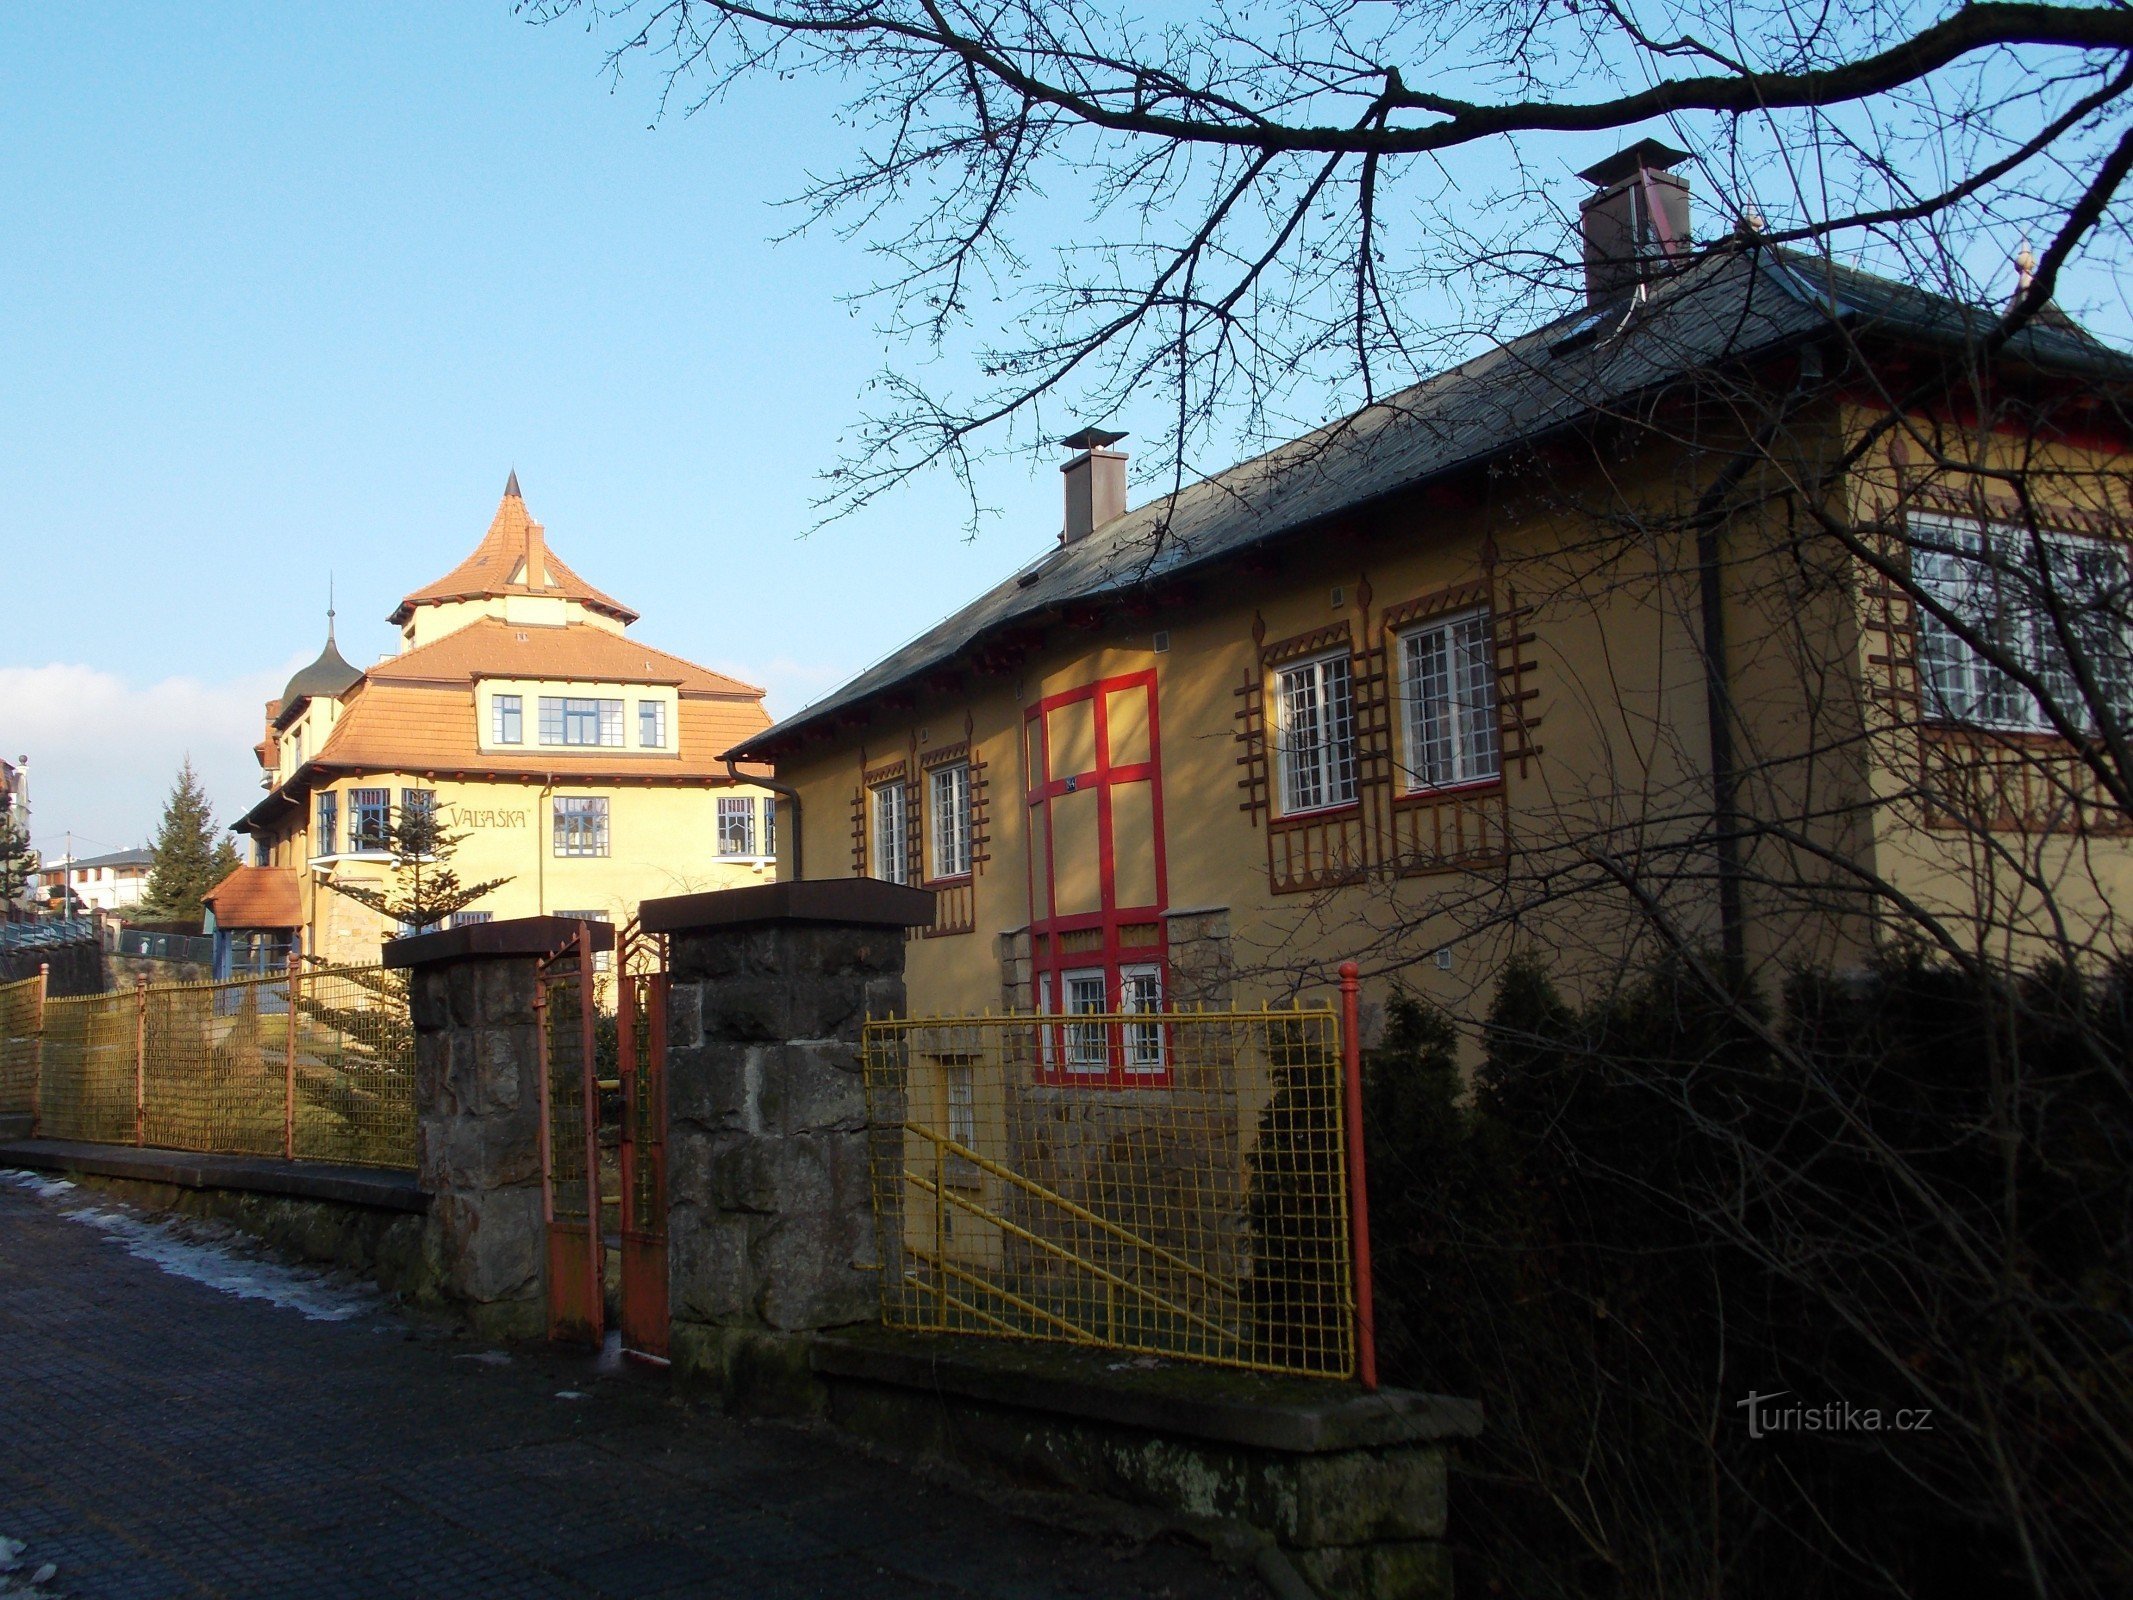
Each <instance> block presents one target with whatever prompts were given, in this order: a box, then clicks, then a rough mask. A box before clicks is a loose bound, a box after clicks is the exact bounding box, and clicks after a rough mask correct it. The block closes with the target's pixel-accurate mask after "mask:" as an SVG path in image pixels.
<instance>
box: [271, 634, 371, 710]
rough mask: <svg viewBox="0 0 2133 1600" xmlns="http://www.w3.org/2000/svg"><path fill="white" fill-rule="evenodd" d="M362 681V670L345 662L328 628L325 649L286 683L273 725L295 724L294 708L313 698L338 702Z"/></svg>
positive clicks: (346, 660) (346, 659)
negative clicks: (321, 697)
mask: <svg viewBox="0 0 2133 1600" xmlns="http://www.w3.org/2000/svg"><path fill="white" fill-rule="evenodd" d="M362 681H363V673H362V670H361V669H360V668H358V667H355V666H351V665H350V664H349V661H348V658H347V657H345V656H343V655H342V654H341V651H340V646H338V645H336V644H335V643H334V642H333V630H332V629H331V628H328V629H327V630H326V648H325V649H323V650H321V651H320V652H319V653H318V659H317V660H316V661H314V662H312V663H311V665H310V666H308V667H304V668H302V669H301V670H299V671H298V672H297V674H296V676H295V677H293V678H291V679H290V680H289V686H288V687H287V688H286V689H284V690H282V692H281V711H280V714H279V715H278V716H277V717H276V719H275V721H276V725H277V726H286V725H287V724H288V723H290V722H292V721H294V720H295V717H294V713H295V712H296V710H297V708H298V707H299V706H300V705H301V704H302V703H303V702H304V701H306V700H308V699H310V698H311V697H312V696H313V695H325V696H327V697H328V698H329V699H339V698H340V697H341V696H342V695H344V694H346V693H347V692H348V691H349V690H350V689H353V688H354V687H355V686H356V685H357V684H359V683H361V682H362Z"/></svg>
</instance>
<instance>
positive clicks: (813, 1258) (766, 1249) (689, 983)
mask: <svg viewBox="0 0 2133 1600" xmlns="http://www.w3.org/2000/svg"><path fill="white" fill-rule="evenodd" d="M639 919H640V921H641V922H642V924H643V927H644V929H645V931H646V932H647V933H664V934H667V935H668V936H669V938H670V940H671V945H670V951H669V957H668V967H669V970H670V972H671V973H672V991H671V998H670V1001H669V1005H668V1012H667V1016H668V1024H667V1041H668V1042H667V1122H668V1127H667V1190H668V1193H667V1208H668V1209H667V1252H668V1273H667V1277H668V1294H669V1302H668V1303H669V1305H670V1307H671V1309H672V1315H673V1330H672V1343H671V1353H672V1357H673V1361H674V1366H675V1370H676V1371H677V1372H678V1373H685V1374H691V1375H693V1376H695V1377H697V1378H699V1379H701V1380H703V1381H705V1382H707V1383H708V1384H709V1385H710V1386H711V1387H712V1388H713V1389H715V1390H717V1391H718V1392H720V1393H721V1394H722V1395H723V1396H724V1398H725V1400H726V1403H727V1404H728V1405H729V1406H732V1407H734V1408H736V1409H748V1410H768V1411H789V1410H800V1409H806V1408H807V1407H808V1406H809V1405H811V1404H812V1403H813V1400H812V1396H814V1394H815V1392H816V1391H815V1387H814V1385H813V1381H812V1378H811V1376H810V1373H809V1369H808V1357H807V1351H806V1345H805V1341H804V1339H803V1338H802V1337H801V1336H803V1335H805V1334H807V1333H810V1332H813V1331H816V1330H820V1329H823V1328H834V1327H843V1326H848V1325H850V1324H853V1323H859V1322H868V1321H872V1320H874V1319H875V1318H876V1317H878V1315H879V1305H880V1294H881V1286H880V1283H879V1281H878V1275H877V1274H876V1273H875V1272H874V1271H872V1270H870V1268H871V1267H872V1266H873V1264H874V1263H873V1257H874V1237H873V1212H872V1203H871V1199H870V1195H869V1190H868V1181H867V1138H866V1098H865V1092H864V1087H863V1084H862V1081H861V1075H860V1031H861V1028H862V1027H863V1026H864V1024H865V1022H866V1020H867V1018H868V1017H870V1016H873V1017H881V1016H888V1015H891V1014H896V1013H900V1012H902V1011H903V1010H904V939H905V930H906V929H908V928H912V927H918V926H923V925H924V924H926V923H929V922H931V921H932V919H933V896H932V895H931V894H930V893H929V892H927V891H925V890H921V889H909V888H904V887H902V886H900V885H897V884H890V883H882V882H878V881H876V880H873V879H869V878H840V879H822V880H816V881H810V882H800V883H776V884H761V885H755V886H751V887H749V888H744V889H727V890H721V891H717V892H714V893H710V894H694V895H680V896H676V897H674V898H672V899H666V900H650V901H647V902H645V904H644V905H643V907H642V908H641V909H640V911H639Z"/></svg>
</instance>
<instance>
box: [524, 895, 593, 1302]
mask: <svg viewBox="0 0 2133 1600" xmlns="http://www.w3.org/2000/svg"><path fill="white" fill-rule="evenodd" d="M593 984H594V978H593V951H592V929H591V927H590V926H589V925H587V926H581V927H580V928H579V929H578V932H577V936H576V937H575V938H574V939H572V940H571V942H570V943H569V944H567V945H565V946H564V947H563V948H562V949H561V950H558V951H556V952H555V953H554V954H553V955H551V956H548V957H546V958H545V959H544V960H543V961H542V962H541V964H540V975H539V981H538V982H537V983H536V984H535V987H534V1002H533V1003H534V1009H535V1014H536V1022H537V1023H538V1027H537V1030H536V1031H537V1032H538V1034H539V1036H540V1041H541V1071H540V1089H541V1105H540V1117H541V1220H542V1222H543V1223H545V1224H546V1225H547V1232H548V1337H549V1338H551V1339H559V1340H567V1341H570V1342H572V1343H582V1344H593V1345H597V1344H599V1343H600V1342H601V1340H602V1338H603V1337H604V1336H605V1330H606V1323H607V1314H606V1313H607V1291H606V1278H607V1263H606V1255H605V1250H604V1248H603V1241H602V1239H601V1227H600V1213H601V1209H602V1207H601V1202H602V1199H603V1196H602V1195H601V1192H600V1190H601V1184H600V1085H599V1074H598V1066H597V1062H598V1053H599V1050H598V1038H597V1011H598V997H597V995H596V994H595V992H594V988H593Z"/></svg>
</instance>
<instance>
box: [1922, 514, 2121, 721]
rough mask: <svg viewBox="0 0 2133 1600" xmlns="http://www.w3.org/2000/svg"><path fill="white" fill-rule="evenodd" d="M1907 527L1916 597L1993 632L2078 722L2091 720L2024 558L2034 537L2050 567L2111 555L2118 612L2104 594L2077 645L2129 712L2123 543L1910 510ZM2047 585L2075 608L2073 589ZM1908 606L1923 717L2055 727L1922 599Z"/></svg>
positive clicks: (2077, 598)
mask: <svg viewBox="0 0 2133 1600" xmlns="http://www.w3.org/2000/svg"><path fill="white" fill-rule="evenodd" d="M1908 526H1909V531H1910V536H1911V548H1910V556H1911V582H1912V584H1913V585H1914V586H1915V587H1916V589H1917V590H1918V591H1919V592H1920V594H1921V595H1922V596H1925V597H1930V598H1931V599H1933V600H1936V601H1938V602H1939V603H1940V604H1941V605H1942V606H1943V607H1945V608H1946V609H1947V610H1949V611H1953V612H1955V613H1956V614H1957V615H1958V616H1961V617H1963V618H1964V619H1965V620H1966V621H1968V622H1969V623H1970V624H1971V625H1972V627H1973V628H1974V629H1975V630H1976V631H1978V632H1981V633H1988V634H1992V635H1995V636H1997V637H1998V638H1999V640H2000V641H2001V643H2002V645H2003V646H2004V648H2005V649H2006V650H2007V652H2008V653H2009V654H2011V655H2012V656H2014V658H2015V659H2016V660H2017V661H2019V662H2020V663H2021V664H2022V665H2023V666H2025V667H2027V668H2028V669H2029V670H2031V671H2032V672H2034V673H2035V674H2036V675H2037V676H2039V677H2041V678H2043V679H2044V680H2045V683H2046V685H2047V688H2048V690H2049V692H2050V693H2051V695H2052V697H2053V699H2055V700H2056V701H2058V702H2059V705H2060V708H2061V709H2062V710H2065V711H2071V712H2077V713H2080V714H2081V715H2082V717H2083V719H2084V720H2085V721H2092V720H2093V719H2092V718H2090V717H2089V716H2088V712H2089V709H2090V708H2089V707H2088V705H2087V704H2086V702H2085V700H2084V699H2083V697H2082V696H2081V694H2080V692H2079V690H2078V689H2077V688H2076V686H2075V683H2074V678H2073V673H2072V668H2071V664H2070V663H2069V662H2068V661H2067V660H2066V659H2065V654H2064V651H2063V649H2062V645H2061V640H2060V638H2059V630H2058V628H2057V627H2056V626H2055V625H2054V623H2053V621H2052V619H2051V616H2050V614H2049V613H2048V611H2047V610H2046V609H2045V607H2044V605H2043V603H2042V600H2043V597H2042V594H2041V587H2039V588H2038V590H2037V592H2036V593H2035V594H2034V595H2032V594H2031V593H2029V592H2027V591H2029V590H2030V589H2031V588H2032V586H2034V585H2037V580H2036V579H2035V578H2034V577H2032V576H2030V574H2031V573H2032V572H2033V571H2034V564H2033V562H2032V560H2031V557H2032V554H2033V551H2034V546H2035V542H2038V541H2041V543H2042V544H2043V546H2044V555H2045V560H2046V561H2047V562H2048V563H2052V564H2053V565H2057V564H2058V560H2059V559H2060V558H2065V557H2078V558H2085V559H2086V560H2090V561H2094V560H2096V559H2097V558H2099V557H2101V558H2107V559H2112V560H2115V561H2116V562H2117V563H2118V565H2119V568H2120V577H2119V583H2118V586H2117V588H2116V591H2115V593H2116V598H2117V605H2118V612H2117V614H2116V615H2114V614H2113V613H2112V612H2111V611H2110V610H2109V609H2108V607H2109V601H2108V600H2106V602H2105V604H2106V610H2105V612H2104V616H2103V618H2102V625H2101V626H2100V627H2099V626H2098V625H2097V619H2096V618H2094V617H2093V616H2090V617H2089V618H2088V619H2087V620H2088V621H2089V624H2090V626H2089V628H2088V629H2087V630H2084V631H2086V632H2088V633H2089V635H2090V636H2089V637H2088V638H2086V639H2084V640H2083V644H2084V648H2085V652H2086V654H2087V655H2088V657H2089V666H2090V668H2091V671H2092V672H2094V673H2095V675H2096V677H2097V679H2098V682H2099V687H2100V688H2101V689H2102V690H2103V691H2104V692H2105V693H2106V694H2108V695H2110V696H2111V697H2112V698H2113V699H2114V700H2115V701H2116V702H2117V706H2118V709H2119V711H2120V714H2121V715H2125V714H2127V713H2128V712H2133V630H2129V627H2128V624H2127V621H2126V617H2125V614H2124V612H2125V608H2126V603H2127V602H2126V599H2125V597H2126V595H2127V594H2128V592H2129V590H2133V566H2129V565H2128V562H2129V555H2128V552H2127V550H2126V548H2125V547H2124V546H2123V545H2122V544H2120V543H2118V542H2117V541H2114V540H2110V539H2102V538H2096V537H2092V536H2086V535H2082V534H2074V533H2062V532H2058V531H2053V530H2045V531H2043V532H2041V533H2040V534H2038V535H2037V536H2035V539H2034V540H2033V538H2032V535H2031V533H2030V532H2029V530H2028V529H2026V528H2021V527H2017V526H2013V525H2010V524H2007V523H1998V522H1980V521H1978V520H1977V519H1975V518H1970V517H1952V516H1934V515H1923V514H1914V515H1912V516H1911V517H1910V518H1909V519H1908ZM1936 546H1937V547H1939V548H1935V547H1936ZM2006 569H2014V570H2011V571H2010V570H2006ZM2067 576H2068V577H2072V576H2073V575H2072V574H2068V575H2067ZM2053 587H2054V591H2055V593H2056V595H2057V597H2058V599H2059V602H2060V604H2061V606H2062V608H2063V607H2064V606H2065V605H2066V604H2067V603H2068V602H2069V601H2071V602H2072V603H2073V604H2074V605H2075V606H2077V607H2078V606H2081V605H2082V600H2081V596H2080V595H2079V593H2078V586H2077V589H2076V591H2074V592H2069V590H2068V588H2067V587H2066V586H2065V579H2062V578H2057V577H2055V578H2054V584H2053ZM2009 590H2013V591H2015V592H2013V593H2011V594H2010V593H2009ZM1912 610H1913V617H1914V622H1915V627H1916V632H1917V662H1918V683H1919V690H1920V693H1921V694H1922V696H1923V697H1924V702H1925V711H1926V715H1927V716H1928V717H1931V718H1933V719H1934V720H1935V721H1939V722H1948V723H1954V724H1957V725H1959V726H1962V727H1970V728H1985V729H1991V730H1995V731H1999V732H2008V733H2054V732H2056V731H2057V729H2056V728H2055V727H2054V726H2053V724H2052V723H2051V722H2050V720H2049V719H2048V718H2047V717H2046V716H2045V714H2044V707H2043V706H2042V705H2041V704H2039V703H2038V701H2037V698H2036V696H2034V695H2033V694H2031V693H2030V692H2029V690H2027V689H2025V688H2023V687H2022V686H2021V685H2020V684H2019V683H2017V682H2015V680H2014V679H2013V678H2011V677H2009V676H2008V675H2007V674H2006V673H2004V672H2002V671H2001V670H2000V669H1999V668H1998V667H1996V666H1994V665H1993V664H1992V663H1990V662H1988V661H1987V660H1986V659H1985V658H1984V657H1983V656H1981V655H1979V654H1978V653H1977V652H1976V651H1975V650H1973V649H1972V648H1971V647H1970V645H1969V644H1968V643H1967V642H1966V641H1964V640H1963V639H1962V638H1961V637H1960V636H1958V635H1957V633H1956V632H1955V630H1954V629H1953V628H1951V627H1949V626H1948V625H1947V623H1945V622H1944V621H1943V620H1942V619H1941V618H1940V617H1939V616H1938V615H1936V614H1935V613H1934V612H1933V611H1932V610H1931V609H1930V608H1929V607H1928V606H1927V605H1925V604H1922V603H1915V602H1914V605H1913V608H1912ZM2074 620H2075V622H2076V624H2077V625H2078V624H2079V623H2080V622H2081V620H2083V619H2082V617H2081V615H2080V614H2079V613H2078V612H2077V614H2076V616H2075V618H2074ZM2113 635H2115V637H2113Z"/></svg>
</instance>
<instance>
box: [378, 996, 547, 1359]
mask: <svg viewBox="0 0 2133 1600" xmlns="http://www.w3.org/2000/svg"><path fill="white" fill-rule="evenodd" d="M537 966H538V963H537V960H536V958H535V957H533V956H530V955H498V956H481V957H466V958H462V959H459V960H452V961H442V962H436V963H432V964H425V965H421V966H416V967H415V968H414V969H413V970H412V971H411V972H410V974H409V982H408V1003H409V1010H410V1013H411V1015H412V1018H413V1021H414V1025H415V1107H416V1151H417V1162H418V1168H419V1172H420V1176H421V1182H422V1187H423V1189H424V1190H425V1191H426V1192H427V1193H428V1194H429V1195H430V1197H431V1199H430V1213H429V1229H428V1231H429V1235H430V1244H429V1249H430V1253H431V1256H432V1258H433V1259H434V1260H435V1262H436V1263H437V1270H438V1289H439V1291H440V1293H441V1294H442V1295H443V1296H444V1298H445V1299H447V1300H449V1301H451V1302H453V1303H455V1304H457V1305H458V1306H459V1307H460V1308H462V1309H463V1310H464V1311H465V1312H466V1314H467V1316H468V1318H469V1319H470V1321H472V1323H473V1324H474V1326H475V1327H476V1328H478V1329H479V1330H480V1331H481V1332H482V1333H483V1334H484V1335H485V1336H487V1337H493V1338H535V1337H538V1336H539V1335H540V1334H541V1332H542V1331H543V1329H544V1328H545V1326H546V1320H547V1317H546V1306H545V1302H544V1299H543V1295H544V1288H543V1280H542V1273H543V1270H544V1265H545V1261H546V1255H547V1236H546V1230H545V1229H544V1227H543V1225H542V1222H541V1155H540V1082H539V1077H538V1074H539V1072H540V1035H539V1032H538V1027H537V1024H536V1021H535V1013H534V1005H533V998H534V986H535V981H536V973H537Z"/></svg>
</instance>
